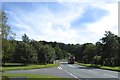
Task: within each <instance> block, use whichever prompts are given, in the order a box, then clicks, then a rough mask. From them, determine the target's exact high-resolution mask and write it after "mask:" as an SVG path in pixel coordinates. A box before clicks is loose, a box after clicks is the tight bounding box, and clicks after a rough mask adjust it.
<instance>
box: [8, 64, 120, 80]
mask: <svg viewBox="0 0 120 80" xmlns="http://www.w3.org/2000/svg"><path fill="white" fill-rule="evenodd" d="M6 73H13V74H14V73H15V74H16V73H24V74H28V73H29V74H30V73H31V74H40V75H48V76H57V77H61V78H74V79H77V80H119V79H118V77H119V75H118V72H116V71H109V70H103V69H97V68H90V67H84V66H80V65H77V64H67V62H61V65H60V66H58V67H53V68H44V69H31V70H14V71H7V72H6Z"/></svg>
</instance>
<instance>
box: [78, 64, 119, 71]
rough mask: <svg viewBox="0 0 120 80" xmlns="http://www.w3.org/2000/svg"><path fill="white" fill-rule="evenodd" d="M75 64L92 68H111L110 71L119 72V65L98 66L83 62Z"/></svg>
mask: <svg viewBox="0 0 120 80" xmlns="http://www.w3.org/2000/svg"><path fill="white" fill-rule="evenodd" d="M76 64H78V65H81V66H86V67H94V68H99V69H106V70H112V71H119V72H120V66H118V67H110V66H100V65H94V64H83V63H78V62H76Z"/></svg>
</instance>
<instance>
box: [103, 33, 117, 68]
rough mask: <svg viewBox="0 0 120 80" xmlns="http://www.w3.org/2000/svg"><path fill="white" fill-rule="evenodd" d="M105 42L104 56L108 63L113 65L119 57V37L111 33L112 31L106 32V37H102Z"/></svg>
mask: <svg viewBox="0 0 120 80" xmlns="http://www.w3.org/2000/svg"><path fill="white" fill-rule="evenodd" d="M101 41H102V44H103V56H102V58H103V59H104V61H106V62H105V63H108V64H106V65H109V66H112V65H114V64H115V63H116V61H117V58H118V45H119V42H118V39H117V37H116V35H114V34H113V33H111V32H110V31H106V32H105V37H103V38H102V39H101Z"/></svg>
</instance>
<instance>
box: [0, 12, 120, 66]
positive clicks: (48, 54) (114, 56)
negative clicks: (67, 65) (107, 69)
mask: <svg viewBox="0 0 120 80" xmlns="http://www.w3.org/2000/svg"><path fill="white" fill-rule="evenodd" d="M0 17H1V16H0ZM0 21H2V22H1V23H0V25H2V29H1V32H2V35H0V36H2V62H3V63H6V62H10V63H12V62H14V63H23V64H33V63H34V64H48V63H53V62H54V60H60V59H67V58H68V57H69V55H73V56H75V60H76V61H77V62H81V63H87V64H88V63H90V64H97V65H108V66H119V62H120V58H119V57H120V55H119V50H120V37H118V36H117V35H115V34H113V33H112V32H110V31H105V34H104V36H103V37H102V38H101V39H100V40H99V41H98V42H96V43H95V44H93V43H84V44H65V43H58V42H47V41H35V40H32V39H29V37H28V36H27V35H26V34H23V36H22V41H18V40H15V39H14V36H15V34H14V33H12V31H11V28H10V26H9V24H7V16H6V14H5V13H4V12H2V17H1V20H0Z"/></svg>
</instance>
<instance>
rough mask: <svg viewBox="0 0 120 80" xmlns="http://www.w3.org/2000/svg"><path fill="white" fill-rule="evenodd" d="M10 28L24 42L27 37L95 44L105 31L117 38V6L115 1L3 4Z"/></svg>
mask: <svg viewBox="0 0 120 80" xmlns="http://www.w3.org/2000/svg"><path fill="white" fill-rule="evenodd" d="M2 10H3V11H5V12H6V14H7V16H8V24H9V25H10V26H11V30H12V31H13V32H14V33H15V34H16V38H15V39H16V40H22V37H21V36H22V35H23V34H27V36H28V37H29V38H30V39H34V40H37V41H40V40H45V41H52V42H54V41H56V42H62V43H67V44H68V43H70V44H77V43H79V44H83V43H95V42H97V41H99V40H100V39H101V38H102V37H104V34H105V31H111V32H112V33H114V34H116V35H117V34H118V2H117V1H116V0H109V1H108V0H101V1H100V2H97V1H95V0H91V2H90V0H89V1H87V0H84V2H79V1H78V0H75V1H73V0H70V2H65V1H63V0H56V1H54V2H47V1H46V2H42V1H41V2H33V1H32V2H29V1H28V2H15V1H13V2H7V1H6V2H2Z"/></svg>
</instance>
